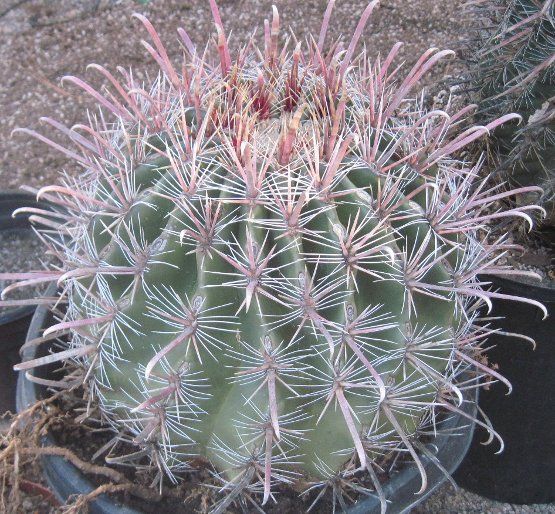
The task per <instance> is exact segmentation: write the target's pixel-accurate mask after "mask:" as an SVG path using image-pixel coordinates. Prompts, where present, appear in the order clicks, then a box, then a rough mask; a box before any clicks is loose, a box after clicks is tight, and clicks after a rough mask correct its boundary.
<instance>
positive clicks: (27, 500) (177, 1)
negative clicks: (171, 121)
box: [0, 0, 555, 514]
mask: <svg viewBox="0 0 555 514" xmlns="http://www.w3.org/2000/svg"><path fill="white" fill-rule="evenodd" d="M465 2H466V0H447V1H445V0H382V2H381V7H380V8H379V9H378V10H376V11H375V12H374V15H373V17H372V20H371V21H370V23H369V24H368V26H367V28H366V30H365V32H364V36H363V43H364V44H365V45H366V47H367V49H368V52H369V53H370V55H373V56H376V55H378V53H381V54H382V55H383V54H385V53H387V52H388V51H389V49H390V48H391V47H392V46H393V44H394V43H396V42H397V41H403V42H404V43H405V46H404V48H403V50H402V52H401V60H405V61H406V63H407V66H408V65H411V64H412V63H414V62H415V61H416V60H417V59H418V57H419V56H420V55H421V54H422V52H424V51H425V50H426V49H428V48H429V47H438V48H441V49H444V48H451V49H454V50H457V47H458V44H459V41H460V40H461V39H462V38H464V37H465V36H466V34H465V30H464V28H463V25H462V21H463V15H462V6H463V4H464V3H465ZM218 3H219V5H220V9H221V11H222V17H223V20H224V25H225V26H226V29H227V30H228V31H230V30H231V31H232V39H231V43H232V44H239V43H241V42H243V41H245V39H246V38H247V37H248V36H249V35H250V34H251V33H252V31H253V29H254V28H257V33H258V34H259V35H260V34H261V32H262V26H263V25H262V21H263V19H264V18H265V17H268V16H269V15H270V13H271V4H272V3H273V4H276V5H277V7H278V9H279V11H280V17H281V20H282V30H283V32H282V34H285V33H286V28H287V27H288V26H291V27H292V29H293V30H294V32H295V33H296V35H297V36H298V37H299V39H302V38H303V37H305V36H306V35H307V34H310V33H312V34H317V33H318V31H319V27H320V23H321V19H322V15H323V12H324V9H325V7H326V2H325V1H324V0H219V2H218ZM144 4H145V2H139V1H134V0H0V51H1V53H2V59H1V60H0V113H1V119H0V190H5V189H15V188H18V187H19V186H21V185H23V184H28V185H32V186H42V185H45V184H47V183H50V182H52V181H53V180H55V179H56V177H57V175H58V173H59V172H60V171H61V170H63V169H66V170H67V171H71V170H72V169H73V163H71V162H70V161H69V160H68V159H66V158H65V157H64V156H63V155H62V154H60V153H59V152H57V151H55V150H53V149H52V148H50V147H48V146H46V145H44V144H42V143H40V142H39V141H36V140H35V139H33V138H31V137H29V136H26V135H24V134H15V135H14V136H13V137H11V136H10V134H11V132H12V131H13V130H14V129H15V128H17V127H28V128H32V129H37V130H41V129H42V130H43V133H45V134H48V136H49V137H52V138H53V139H55V140H56V141H60V142H63V140H59V139H57V137H56V135H55V134H52V131H51V130H48V129H45V127H44V124H41V123H40V122H39V118H40V117H41V116H51V117H53V118H54V119H56V120H58V121H60V122H62V123H64V124H65V125H67V126H72V125H74V124H76V123H82V122H85V121H86V109H87V108H88V109H94V105H93V103H92V102H91V101H90V99H89V98H88V97H87V96H86V95H84V94H81V92H80V91H78V90H77V89H76V88H75V87H73V86H71V85H65V86H62V85H61V82H60V79H61V77H63V76H64V75H77V76H80V77H83V78H85V79H86V80H87V81H89V82H90V83H91V84H93V85H95V86H96V87H98V86H100V85H102V83H103V82H102V81H101V80H100V79H99V76H98V75H97V74H95V73H94V72H93V71H86V65H87V64H89V63H92V62H94V63H98V64H101V65H103V66H105V67H107V68H108V69H109V70H112V71H113V70H115V68H116V66H118V65H123V66H125V67H129V66H131V67H133V69H134V71H135V75H136V76H137V77H139V78H146V77H147V76H148V75H149V74H150V75H151V76H152V75H153V74H154V73H155V72H156V69H157V65H156V64H155V63H154V62H153V61H152V59H151V58H150V57H149V56H148V54H147V52H146V50H145V49H144V48H143V47H142V45H141V44H140V40H141V38H144V37H146V34H145V31H144V29H143V28H142V26H141V25H140V24H139V22H138V21H137V20H135V19H134V18H132V17H131V14H132V13H133V12H135V11H138V12H141V13H144V14H146V15H147V16H148V17H149V19H150V20H151V21H152V22H153V24H154V25H155V27H156V28H157V30H158V31H159V33H160V35H161V38H162V40H163V41H164V42H165V43H166V44H167V49H168V53H169V55H170V57H172V58H174V59H178V58H179V55H180V48H179V45H178V44H177V35H176V29H177V27H179V26H184V27H185V28H186V29H187V31H188V33H189V34H190V36H191V38H192V39H193V41H195V43H197V45H199V46H202V45H203V44H204V43H205V42H206V39H207V37H208V36H209V35H210V34H212V33H213V23H212V20H211V16H210V13H209V7H208V1H207V0H151V2H149V3H148V4H147V5H144ZM366 4H367V1H366V0H337V5H336V7H335V10H334V15H333V17H332V21H331V26H330V31H329V33H328V34H329V35H328V37H329V40H332V39H334V38H337V37H340V36H341V35H342V39H343V40H344V41H347V42H348V40H349V38H350V36H351V34H352V32H353V30H354V27H355V25H356V23H357V21H358V16H359V14H360V13H361V12H362V10H363V9H364V8H365V6H366ZM462 69H463V66H462V64H461V62H460V61H459V60H457V59H456V58H455V59H447V60H445V61H444V62H442V63H440V64H439V65H437V66H436V67H435V68H434V69H433V70H432V72H431V73H430V74H428V76H427V77H426V78H425V79H424V80H423V81H422V84H423V85H425V86H426V87H427V92H428V95H429V98H430V100H431V101H432V103H434V104H435V103H436V102H439V103H440V104H441V103H442V102H443V103H444V102H445V98H446V97H448V96H449V88H448V87H447V86H446V84H447V83H448V81H447V80H446V79H445V77H454V76H455V77H456V76H458V75H460V73H461V71H462ZM41 125H42V127H41ZM534 263H535V262H534ZM492 451H493V450H492ZM28 473H29V475H28V476H26V477H25V479H26V480H27V482H28V484H27V486H26V487H23V488H22V495H23V498H24V500H23V504H22V509H23V512H25V513H31V512H33V513H34V512H38V513H47V512H53V513H54V512H60V509H59V508H54V507H51V506H50V503H49V502H48V501H46V500H45V496H44V491H42V494H37V490H39V489H37V487H35V486H36V485H37V484H40V482H41V476H40V470H37V469H30V470H29V471H28ZM29 484H34V486H33V485H31V486H29ZM414 512H415V513H418V514H424V513H442V514H443V513H446V514H455V513H457V514H464V513H468V514H478V513H492V514H493V513H499V514H501V513H555V506H553V505H541V506H514V505H507V504H500V503H497V502H491V501H489V500H486V499H483V498H481V497H478V496H476V495H473V494H471V493H468V492H465V491H459V492H454V491H453V489H452V488H451V487H450V486H445V487H443V488H442V489H441V490H440V491H439V492H437V493H435V494H434V495H433V496H432V497H431V498H430V499H428V500H427V501H426V502H425V503H423V504H422V505H421V506H419V507H418V508H417V509H416V510H415V511H414Z"/></svg>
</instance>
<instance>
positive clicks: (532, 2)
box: [468, 0, 555, 225]
mask: <svg viewBox="0 0 555 514" xmlns="http://www.w3.org/2000/svg"><path fill="white" fill-rule="evenodd" d="M471 5H473V6H474V8H475V9H476V20H477V21H476V32H475V33H474V34H472V38H471V39H470V41H469V44H468V55H469V58H470V60H471V88H472V89H473V90H475V91H476V92H477V97H478V103H479V105H480V118H481V120H482V121H483V120H485V121H491V120H493V119H495V118H496V117H498V116H500V115H503V114H507V113H510V112H517V113H519V114H520V115H521V116H522V122H521V123H520V124H518V123H516V122H515V123H512V124H508V125H505V126H503V127H501V128H498V129H497V130H496V131H495V133H494V134H493V138H492V143H493V149H494V159H495V161H496V162H495V165H496V166H497V167H498V169H499V172H500V173H499V176H500V178H501V179H502V180H505V181H507V182H510V183H512V184H514V185H531V184H534V185H539V186H541V187H542V189H543V195H542V197H541V203H542V205H543V206H544V207H545V209H546V211H547V214H548V216H547V220H546V223H548V224H551V225H553V224H554V223H555V164H554V162H555V2H553V0H487V1H480V2H473V3H471Z"/></svg>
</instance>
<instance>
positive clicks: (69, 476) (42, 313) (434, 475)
mask: <svg viewBox="0 0 555 514" xmlns="http://www.w3.org/2000/svg"><path fill="white" fill-rule="evenodd" d="M54 288H55V285H54V284H52V285H51V286H50V287H49V289H48V291H47V294H49V295H51V294H53V293H54V291H53V290H54ZM49 315H50V312H49V310H48V307H47V306H45V305H40V306H39V307H38V308H37V310H36V311H35V314H34V316H33V319H32V321H31V324H30V327H29V331H28V334H27V341H30V340H31V339H34V338H36V337H38V335H39V333H40V331H41V330H42V328H43V327H44V325H45V324H46V321H47V317H48V316H49ZM37 350H38V347H36V346H34V347H28V348H26V349H25V350H24V351H23V354H22V360H28V359H31V358H33V357H34V356H35V354H36V352H37ZM39 391H40V386H38V385H37V384H35V383H33V382H31V381H29V380H28V379H27V378H26V377H25V372H24V371H20V372H19V376H18V381H17V396H16V406H17V412H21V411H22V410H24V409H25V408H26V407H28V406H29V405H32V404H33V403H34V402H35V401H36V400H37V399H38V397H39V396H40V392H39ZM463 394H464V395H465V396H466V397H467V398H466V399H465V401H464V402H463V404H462V405H461V407H460V409H461V410H462V411H463V412H465V413H466V414H468V415H470V416H474V415H475V414H476V411H477V407H476V405H477V402H478V389H477V388H476V389H472V390H471V391H470V392H469V391H465V392H463ZM441 423H443V426H442V428H443V429H446V431H449V432H450V435H447V434H446V433H440V434H437V435H436V437H435V438H434V439H433V440H432V441H431V442H429V443H427V444H426V446H427V447H428V448H429V449H430V450H432V452H434V450H435V454H436V457H437V458H438V460H439V461H440V463H441V465H442V466H443V467H444V468H445V469H446V470H447V471H448V472H449V474H453V472H454V471H455V470H456V469H457V467H458V466H459V465H460V463H461V462H462V460H463V458H464V456H465V455H466V453H467V451H468V449H469V447H470V443H471V441H472V436H473V433H474V423H472V422H471V421H469V420H468V419H466V418H465V417H463V416H462V415H461V414H451V415H449V416H448V417H447V418H446V419H445V420H443V421H442V422H441ZM454 430H456V432H457V435H455V434H452V431H454ZM42 444H44V445H47V446H50V445H54V444H55V441H54V438H53V437H52V436H51V435H50V434H47V435H46V436H44V437H43V440H42ZM420 457H421V460H422V462H423V464H424V467H425V469H426V472H427V474H428V484H429V485H428V488H427V489H426V491H424V492H423V493H422V494H420V495H418V496H415V493H416V491H418V489H419V488H420V474H419V472H418V469H417V467H416V465H415V464H414V463H408V464H406V465H404V466H403V467H402V468H401V469H400V470H399V471H394V472H393V473H392V477H391V478H390V479H389V480H388V481H387V482H386V483H385V484H383V490H384V493H385V496H386V498H388V500H389V499H391V500H392V501H391V502H389V501H388V512H391V513H392V514H393V513H401V514H402V513H408V512H410V509H412V508H413V507H414V506H415V505H416V504H418V503H421V502H422V501H424V500H425V499H426V498H427V497H428V496H430V495H431V494H432V493H433V492H434V491H435V490H436V489H437V488H438V487H439V486H440V485H442V484H443V483H444V482H445V481H446V480H447V477H446V476H445V474H444V473H443V472H442V471H441V469H440V468H439V467H438V466H437V465H436V464H434V463H433V462H432V461H431V460H430V459H429V458H428V457H427V456H425V455H421V456H420ZM41 459H42V464H43V473H44V475H45V477H46V479H47V482H48V483H49V485H50V487H51V488H52V490H53V491H54V493H55V495H56V497H57V498H58V499H59V500H60V501H62V502H64V501H65V500H66V498H67V497H68V496H69V495H70V494H86V493H87V492H90V491H91V490H93V489H94V486H93V485H92V484H91V482H90V481H89V480H88V479H87V478H86V476H85V475H84V474H83V473H82V472H81V471H79V470H78V469H77V468H76V467H75V466H73V465H72V464H71V463H69V462H67V461H66V460H65V459H63V458H62V457H57V456H43V457H41ZM399 491H401V492H402V494H399ZM390 509H392V510H390ZM90 511H91V512H92V513H93V514H117V513H123V514H140V511H137V510H135V509H133V508H131V507H127V506H125V505H121V504H119V503H117V502H116V501H115V500H114V499H113V498H110V497H108V496H107V495H101V496H99V497H98V498H97V499H96V500H95V501H94V502H92V503H91V505H90ZM347 512H348V514H368V513H374V512H380V502H379V499H378V497H377V495H371V496H368V497H364V498H361V499H360V500H359V501H358V502H357V503H356V504H354V505H353V506H352V507H350V508H349V510H348V511H347Z"/></svg>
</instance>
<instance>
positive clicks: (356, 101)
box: [4, 0, 536, 512]
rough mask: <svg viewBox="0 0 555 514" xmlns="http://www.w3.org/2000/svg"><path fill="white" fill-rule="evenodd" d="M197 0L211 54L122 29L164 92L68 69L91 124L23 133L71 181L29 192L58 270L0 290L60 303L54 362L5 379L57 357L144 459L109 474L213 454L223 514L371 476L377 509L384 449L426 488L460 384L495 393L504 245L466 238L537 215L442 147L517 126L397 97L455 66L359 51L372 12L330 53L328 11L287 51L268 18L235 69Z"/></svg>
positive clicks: (452, 148) (163, 469)
mask: <svg viewBox="0 0 555 514" xmlns="http://www.w3.org/2000/svg"><path fill="white" fill-rule="evenodd" d="M210 4H211V9H212V12H213V15H214V19H215V23H216V29H217V35H216V39H215V41H216V44H215V48H213V50H214V51H213V54H214V55H213V59H212V60H211V59H210V57H209V56H210V55H211V53H210V50H211V49H212V47H210V46H209V48H208V51H203V50H201V51H199V50H197V48H196V47H195V46H194V44H193V43H192V42H191V39H190V38H189V36H188V35H187V33H186V32H185V30H183V29H180V30H179V36H180V39H181V43H182V46H183V53H184V61H183V64H180V65H179V66H177V65H176V64H174V63H172V62H171V61H170V59H169V57H168V54H167V52H166V50H165V48H164V46H163V45H162V43H161V41H160V38H159V37H158V35H157V33H156V31H155V29H154V28H153V26H152V25H151V24H150V22H149V21H148V20H147V19H146V18H144V17H143V16H142V15H136V17H137V18H138V19H139V20H140V21H141V22H142V23H143V24H144V26H145V27H146V30H147V32H148V33H149V36H150V39H151V41H152V43H146V42H145V43H144V46H145V47H146V49H147V50H148V52H149V53H150V54H151V55H152V57H153V58H154V59H155V60H156V61H157V63H158V64H159V66H160V73H159V76H158V78H157V79H156V80H155V81H153V82H152V83H148V84H144V83H139V82H137V80H136V79H135V78H134V76H133V74H132V72H128V71H125V70H124V69H123V68H119V72H120V73H121V77H119V78H116V77H115V76H114V75H112V74H111V73H110V72H109V71H108V70H106V69H104V68H102V67H100V66H98V65H92V67H94V68H95V69H96V70H97V71H98V72H100V73H101V74H102V75H103V76H104V78H105V79H106V81H107V83H109V86H110V87H109V88H108V89H103V90H101V91H97V90H95V89H93V88H92V87H91V86H90V85H89V84H88V83H86V82H84V81H82V80H81V79H78V78H75V77H67V78H65V81H66V82H72V83H73V84H74V85H76V86H79V87H81V88H83V89H84V90H86V91H87V92H88V93H90V95H92V96H93V97H94V98H95V99H96V101H98V103H99V111H98V112H97V113H90V115H89V124H87V125H78V126H75V127H73V128H66V127H64V126H63V125H62V124H60V123H58V122H56V121H54V120H53V119H50V118H44V121H45V122H46V123H47V124H48V125H50V126H52V127H54V128H56V129H58V130H60V131H61V132H62V133H64V134H65V135H66V136H67V137H68V138H69V140H70V141H71V145H70V147H68V148H64V147H61V146H60V145H58V144H56V143H54V142H53V141H51V140H49V139H47V138H46V137H45V136H43V135H41V134H39V133H37V132H34V131H30V130H26V129H23V130H24V131H25V132H27V133H31V134H32V135H34V136H35V137H38V138H39V139H41V140H43V141H45V142H46V143H48V144H50V145H54V146H55V147H56V148H57V149H59V150H61V151H62V152H64V153H65V154H66V155H68V156H69V157H71V158H72V159H74V160H75V162H76V164H77V165H78V166H79V167H80V168H81V170H80V171H79V172H78V173H74V174H68V173H67V174H65V175H64V176H63V177H62V179H61V181H60V183H59V184H58V185H52V186H47V187H44V188H42V189H41V190H40V191H38V196H39V197H41V198H44V199H46V200H49V201H50V202H52V203H53V204H55V205H58V206H60V209H59V211H58V212H56V213H54V214H52V213H50V212H33V213H32V214H33V216H32V219H33V220H34V221H35V222H37V223H41V224H42V225H43V228H42V229H41V234H42V238H43V239H44V241H45V243H46V244H47V245H48V247H49V249H50V251H51V252H52V253H53V254H55V255H56V256H57V257H58V258H59V260H60V264H59V267H57V268H55V269H52V270H49V271H37V272H35V273H29V274H19V275H17V274H16V275H11V276H10V278H12V279H19V280H20V281H19V282H16V283H15V284H12V285H11V286H9V287H8V288H7V289H5V290H4V303H9V302H10V300H9V293H10V290H12V289H13V288H15V287H19V286H21V285H25V284H29V283H35V282H40V281H55V282H57V283H58V284H59V286H60V290H61V291H62V292H61V297H60V298H61V300H63V301H65V302H67V310H66V312H65V315H64V317H60V319H59V322H58V323H57V324H55V325H54V326H51V327H49V328H48V329H47V330H46V331H45V332H44V338H43V340H49V339H50V340H52V339H55V338H60V337H62V336H65V337H66V339H65V341H66V342H65V343H64V344H66V348H65V349H64V350H63V351H60V352H58V353H55V354H51V355H48V356H47V357H42V358H39V359H35V360H33V361H29V362H24V363H22V364H20V365H18V366H17V369H20V370H28V371H27V375H28V377H29V378H30V379H31V380H33V379H34V380H39V379H36V378H33V374H32V368H34V367H36V366H40V365H43V364H47V363H52V362H63V363H65V364H66V366H67V365H70V368H71V369H73V370H74V372H73V373H72V374H67V376H66V377H65V378H64V379H62V380H60V381H59V382H53V381H49V383H48V385H51V386H56V385H58V386H63V387H68V386H70V387H71V386H74V385H76V384H83V383H84V384H85V385H86V386H87V387H86V388H85V390H86V391H87V398H88V399H89V401H90V405H91V406H95V407H97V408H98V411H100V412H101V413H102V416H103V419H105V420H106V422H108V423H109V424H111V425H112V426H113V428H114V430H115V431H116V432H117V433H118V434H122V433H126V434H131V439H132V441H133V442H134V443H135V444H136V445H137V446H138V450H137V452H135V453H133V454H131V455H129V456H127V457H120V458H118V460H119V461H120V462H124V461H126V462H127V463H128V464H129V463H131V464H132V463H134V462H135V463H137V465H139V461H140V462H141V463H142V464H141V466H142V465H144V458H145V457H146V458H149V459H150V461H151V462H152V466H155V467H156V466H157V467H158V469H159V479H160V477H162V476H164V475H165V476H169V477H170V479H172V480H176V479H177V478H178V477H179V474H180V472H182V471H187V470H188V469H191V468H193V467H194V466H198V463H199V462H206V463H208V464H209V465H210V469H213V470H214V475H215V477H216V478H217V479H218V480H219V481H220V483H221V488H222V492H223V494H222V499H221V500H220V502H219V503H218V504H217V505H216V506H215V509H216V511H217V512H223V511H225V509H226V508H227V507H228V506H229V505H231V504H232V502H239V503H241V502H245V501H247V500H248V501H249V502H254V501H257V502H258V501H259V502H260V503H261V504H265V503H266V502H268V501H279V496H278V495H276V488H279V487H282V486H283V485H284V484H290V485H291V486H292V487H294V488H295V489H297V490H299V491H300V492H302V491H306V490H314V489H320V490H321V491H324V490H326V489H327V488H328V487H331V488H333V490H334V493H336V494H334V497H337V498H339V499H340V502H341V503H343V502H344V500H343V496H342V495H343V493H356V492H362V493H368V492H370V489H369V488H370V486H369V485H368V484H370V483H373V484H374V485H373V487H374V488H375V489H376V491H377V492H378V494H380V495H381V496H382V502H383V503H382V507H383V508H385V500H384V498H383V495H382V494H381V487H380V483H379V480H378V479H377V475H376V472H377V470H378V469H379V466H380V463H381V462H383V460H384V456H391V454H393V453H395V452H400V453H402V454H403V455H407V456H408V457H410V458H411V459H412V460H414V461H415V462H416V464H417V465H418V467H419V469H420V471H421V475H422V487H421V490H422V491H423V490H424V489H425V488H426V473H425V470H424V466H423V465H422V462H421V458H420V455H421V453H422V452H429V450H427V449H426V448H425V447H424V446H423V445H422V444H421V439H422V434H423V433H424V432H427V433H429V431H430V429H431V427H435V421H436V415H437V413H438V411H443V412H446V413H449V412H452V413H460V412H461V411H460V409H459V406H460V404H461V402H462V401H463V396H462V391H463V390H464V389H465V388H469V387H474V382H472V383H469V382H465V381H464V380H463V379H462V378H461V377H462V374H463V372H464V371H465V370H467V369H468V368H469V367H470V366H472V367H473V368H474V370H475V372H477V373H478V375H480V376H484V377H485V376H489V377H493V378H494V379H498V380H504V379H503V377H502V376H500V375H499V374H498V373H497V372H495V371H494V370H492V369H489V368H488V367H487V365H486V364H485V363H484V359H483V357H482V356H481V349H480V344H481V342H483V341H484V340H485V338H486V337H487V335H488V333H490V332H491V331H492V330H494V329H493V328H491V327H490V326H489V325H487V324H484V323H482V322H481V320H480V317H479V316H480V309H479V308H480V307H481V306H484V307H488V306H489V304H490V298H492V297H503V296H504V295H502V294H500V293H497V292H491V291H488V290H487V287H484V288H483V287H482V286H487V284H483V283H481V282H479V281H478V279H477V273H481V272H488V273H498V274H510V273H516V272H514V271H512V270H510V269H509V268H508V267H506V266H503V265H499V264H498V263H497V260H498V259H499V257H500V256H502V255H503V254H504V253H505V252H506V251H507V250H509V249H510V248H511V246H510V245H506V244H504V242H503V239H500V240H499V241H497V242H496V243H495V244H489V243H488V244H483V243H481V242H480V240H479V239H478V237H477V232H478V230H479V229H483V230H484V231H485V230H487V226H488V224H489V223H490V222H491V221H492V220H496V219H499V218H502V217H505V216H519V217H522V218H525V219H526V220H528V221H530V217H529V215H528V214H527V211H528V210H529V209H531V207H522V208H521V209H513V210H511V211H508V212H499V211H496V210H494V209H492V208H491V204H492V203H493V201H495V200H499V199H500V198H503V197H504V196H506V195H508V194H510V193H507V192H502V191H498V190H496V189H494V190H492V189H488V186H486V184H485V183H484V182H482V181H480V180H478V179H477V167H476V166H474V167H472V166H469V165H468V164H467V163H465V162H463V161H460V160H457V158H456V157H454V154H456V152H457V151H458V150H460V149H461V148H463V147H465V146H466V145H467V144H469V143H470V142H471V141H474V140H475V139H476V138H478V137H481V136H482V135H483V134H484V133H486V132H487V131H488V130H490V129H492V128H494V127H495V126H497V125H499V124H501V123H503V122H504V121H505V120H507V119H511V118H512V117H513V116H512V115H507V116H505V117H503V118H501V119H499V120H495V121H493V122H491V123H490V124H489V125H488V126H487V127H483V126H480V127H473V128H467V129H458V127H457V125H458V124H459V122H460V121H461V120H462V119H463V118H464V117H465V115H466V114H467V113H468V112H469V110H470V109H469V108H466V109H463V110H461V111H459V112H456V113H452V114H450V115H449V114H447V113H445V112H442V111H432V112H425V111H424V110H423V108H422V106H421V104H420V102H418V101H416V100H410V98H411V94H412V93H413V89H414V87H415V85H416V84H417V82H418V80H419V79H420V77H421V76H422V75H423V74H425V73H426V72H427V71H428V70H429V69H430V68H431V67H432V66H433V65H434V64H435V63H436V62H437V61H438V60H440V59H441V58H442V57H445V56H447V55H448V54H450V53H452V52H450V51H437V50H435V49H431V50H429V51H427V52H426V53H425V54H424V55H423V56H422V57H421V58H420V59H419V60H418V62H417V63H416V64H415V65H414V66H413V67H412V69H409V71H408V72H406V73H405V74H404V75H403V74H402V72H401V71H400V70H399V69H398V68H397V65H394V64H393V61H394V60H395V57H396V55H397V53H398V51H399V49H400V46H401V45H400V44H398V45H396V46H394V47H393V49H392V50H391V52H390V53H389V54H388V55H387V56H386V57H385V58H384V59H381V58H378V59H377V60H374V61H373V60H370V59H368V58H367V56H366V55H365V54H364V53H362V54H357V53H355V49H356V46H357V42H358V40H359V38H360V36H361V34H362V32H363V29H364V27H365V24H366V22H367V20H368V18H369V17H370V14H371V12H372V10H373V9H374V7H375V6H376V4H377V1H374V2H372V3H370V5H369V6H368V7H367V8H366V10H365V11H364V13H363V15H362V18H361V20H360V22H359V24H358V26H357V28H356V31H355V33H354V36H353V37H352V40H351V41H350V43H348V45H347V46H346V47H343V46H342V45H341V44H338V43H335V44H332V45H331V46H330V49H327V50H325V48H327V46H326V45H325V36H326V31H327V26H328V23H329V20H330V17H331V13H332V7H333V4H334V2H333V1H331V2H330V4H329V6H328V8H327V10H326V13H325V15H324V22H323V24H322V30H321V33H320V34H319V37H318V39H317V40H316V39H313V40H310V41H308V42H306V43H304V44H301V42H297V41H296V40H292V39H291V38H289V39H288V40H287V41H285V42H284V41H282V39H283V37H280V33H279V26H280V23H279V17H278V13H277V10H276V9H275V8H274V10H273V15H272V18H271V20H270V21H269V22H266V24H265V30H264V38H263V41H264V43H263V46H262V47H257V46H256V45H255V43H254V42H253V41H249V42H248V43H247V44H246V45H245V46H244V47H242V48H241V49H240V50H239V51H238V52H237V53H236V54H234V56H232V54H231V51H230V47H229V46H228V41H227V36H226V33H225V31H224V28H223V25H222V21H221V18H220V14H219V11H218V8H217V7H216V4H215V3H214V2H213V0H211V2H210ZM303 45H304V47H306V48H304V49H303ZM508 299H513V300H522V301H528V302H530V303H533V304H536V303H535V302H533V301H532V300H523V299H520V298H516V297H514V298H513V297H508ZM36 301H37V302H42V303H44V302H55V301H56V299H53V298H43V299H38V300H36ZM12 303H13V301H12ZM41 383H44V380H42V382H41ZM473 421H476V422H477V423H479V424H482V425H484V426H487V424H486V423H485V422H482V421H480V420H473ZM488 429H489V430H490V433H491V434H492V437H493V436H497V434H496V433H495V432H494V430H493V429H492V428H491V427H489V426H488ZM116 437H117V436H116ZM141 459H143V460H142V461H141ZM364 473H366V475H364ZM361 476H366V477H369V480H367V481H365V482H362V481H361V480H362V479H361V478H360V477H361ZM363 484H366V485H363ZM317 496H319V495H317Z"/></svg>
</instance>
